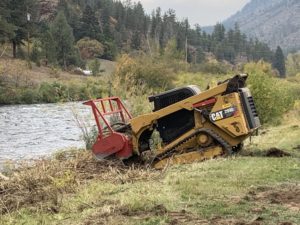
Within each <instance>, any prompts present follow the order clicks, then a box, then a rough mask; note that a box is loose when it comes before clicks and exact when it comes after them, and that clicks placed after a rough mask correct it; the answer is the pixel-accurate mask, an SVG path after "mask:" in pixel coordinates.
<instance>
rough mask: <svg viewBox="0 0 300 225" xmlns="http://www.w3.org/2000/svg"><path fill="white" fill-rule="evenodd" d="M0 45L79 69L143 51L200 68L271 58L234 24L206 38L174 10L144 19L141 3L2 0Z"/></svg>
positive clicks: (39, 60)
mask: <svg viewBox="0 0 300 225" xmlns="http://www.w3.org/2000/svg"><path fill="white" fill-rule="evenodd" d="M0 13H1V17H0V24H1V26H0V40H1V42H2V43H4V42H6V43H11V45H12V46H13V55H14V57H26V52H24V48H22V45H24V44H25V43H26V42H27V41H29V42H30V55H29V57H30V59H31V60H32V61H35V62H37V63H44V64H46V65H48V64H56V65H57V64H58V65H60V66H61V67H63V68H67V67H69V66H70V65H79V66H84V64H85V61H86V60H89V59H92V58H95V57H97V58H103V59H109V60H113V59H115V57H116V56H117V55H118V54H119V53H132V52H136V51H141V52H145V53H147V54H149V55H153V54H156V53H158V54H160V55H164V53H165V52H166V51H170V48H171V51H173V53H174V54H172V57H177V58H178V59H180V60H184V61H187V62H189V63H194V64H197V63H201V62H203V61H204V60H205V58H207V56H212V57H215V58H216V59H217V60H219V61H222V60H226V61H228V62H230V63H232V64H236V63H238V62H245V61H251V60H254V61H257V60H260V59H264V60H266V61H271V60H272V57H273V55H274V53H273V52H272V51H271V50H270V48H269V47H268V46H267V45H266V44H264V43H262V42H259V41H258V40H257V39H249V38H247V36H246V35H244V34H243V33H242V32H241V31H240V29H239V27H238V25H236V26H235V27H234V28H233V29H230V30H227V31H226V30H225V28H224V26H223V25H222V24H217V25H216V26H215V27H214V31H213V32H212V33H211V34H208V33H206V32H204V31H203V30H202V29H201V27H200V26H198V25H196V26H195V27H191V26H190V24H189V22H188V20H187V19H186V20H183V21H178V20H177V18H176V14H175V11H174V10H171V9H170V10H168V11H167V12H162V10H161V9H160V8H157V9H156V10H154V11H153V12H152V14H151V15H147V14H146V13H145V11H144V9H143V6H142V4H141V3H139V2H138V3H133V2H131V1H125V2H120V1H112V0H87V1H86V0H18V1H16V0H2V1H1V3H0Z"/></svg>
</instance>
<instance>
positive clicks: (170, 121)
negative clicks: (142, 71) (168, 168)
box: [149, 85, 201, 143]
mask: <svg viewBox="0 0 300 225" xmlns="http://www.w3.org/2000/svg"><path fill="white" fill-rule="evenodd" d="M200 93H201V91H200V88H199V87H198V86H196V85H190V86H187V87H182V88H176V89H173V90H170V91H166V92H164V93H161V94H158V95H152V96H150V97H149V101H150V102H153V103H154V109H153V112H156V111H158V110H160V109H163V108H165V107H168V106H170V105H172V104H175V103H177V102H180V101H182V100H184V99H187V98H189V97H192V96H194V95H198V94H200ZM175 121H176V122H175ZM193 127H195V119H194V112H193V111H189V110H185V109H182V110H179V111H177V112H174V113H172V114H170V115H168V116H166V117H163V118H161V119H159V120H158V121H157V127H156V129H157V130H158V132H159V134H160V137H161V138H162V140H163V142H164V143H170V142H172V141H173V140H174V139H176V138H178V137H179V136H181V135H182V134H184V133H186V132H187V131H189V130H191V129H192V128H193Z"/></svg>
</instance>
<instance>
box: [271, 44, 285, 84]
mask: <svg viewBox="0 0 300 225" xmlns="http://www.w3.org/2000/svg"><path fill="white" fill-rule="evenodd" d="M273 67H274V68H275V69H277V70H278V72H279V75H280V77H281V78H285V75H286V69H285V58H284V55H283V52H282V49H281V48H280V46H278V47H277V49H276V53H275V56H274V60H273Z"/></svg>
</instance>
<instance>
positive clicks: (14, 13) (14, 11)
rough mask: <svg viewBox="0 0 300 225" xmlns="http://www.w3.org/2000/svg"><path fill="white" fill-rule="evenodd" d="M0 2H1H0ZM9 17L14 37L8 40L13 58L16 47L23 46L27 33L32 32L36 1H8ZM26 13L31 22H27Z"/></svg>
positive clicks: (15, 53)
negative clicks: (29, 16)
mask: <svg viewBox="0 0 300 225" xmlns="http://www.w3.org/2000/svg"><path fill="white" fill-rule="evenodd" d="M1 1H2V0H1ZM8 10H9V11H10V16H9V18H8V22H9V23H10V24H13V25H14V27H15V28H14V34H15V35H14V36H13V37H11V38H10V42H11V43H12V46H13V56H14V58H16V56H17V47H18V46H20V45H21V44H24V43H23V41H24V40H26V39H27V38H28V32H30V31H31V32H32V27H31V26H32V24H33V22H34V20H35V17H36V13H37V1H36V0H10V1H8ZM27 13H29V14H30V15H31V20H30V21H27Z"/></svg>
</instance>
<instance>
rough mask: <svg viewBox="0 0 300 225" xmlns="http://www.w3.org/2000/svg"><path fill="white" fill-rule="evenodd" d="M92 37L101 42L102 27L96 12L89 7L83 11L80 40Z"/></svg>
mask: <svg viewBox="0 0 300 225" xmlns="http://www.w3.org/2000/svg"><path fill="white" fill-rule="evenodd" d="M84 37H90V38H91V39H95V40H98V41H100V39H101V38H100V26H99V23H98V20H97V18H96V15H95V11H94V10H93V9H92V8H91V7H90V6H89V5H87V6H86V7H85V9H84V11H83V14H82V18H81V25H80V30H79V34H78V38H79V39H81V38H84Z"/></svg>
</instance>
